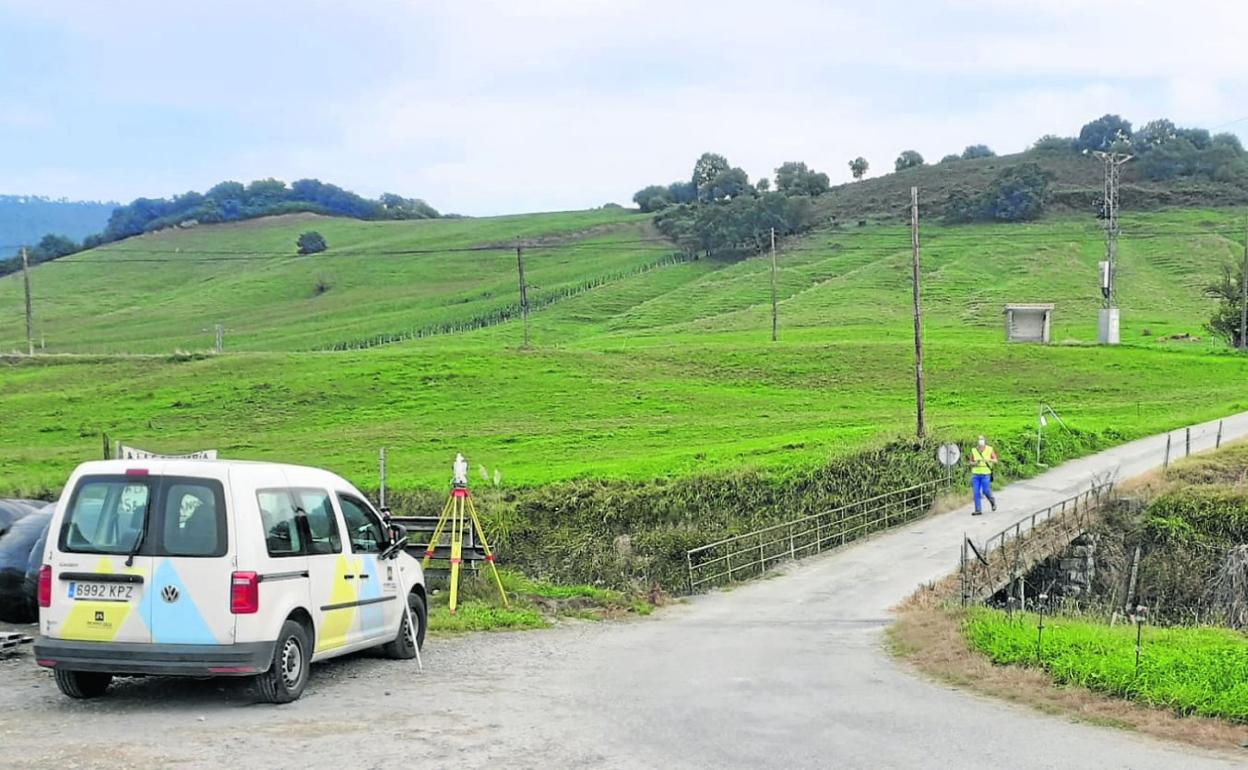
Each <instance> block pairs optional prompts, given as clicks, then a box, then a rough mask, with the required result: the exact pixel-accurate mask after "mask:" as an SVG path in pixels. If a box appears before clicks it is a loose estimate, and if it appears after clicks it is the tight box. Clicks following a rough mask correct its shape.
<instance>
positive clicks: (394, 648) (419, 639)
mask: <svg viewBox="0 0 1248 770" xmlns="http://www.w3.org/2000/svg"><path fill="white" fill-rule="evenodd" d="M407 606H408V607H411V608H412V620H414V621H415V622H416V644H417V645H419V646H420V648H421V649H423V648H424V646H425V628H426V627H427V626H428V625H429V610H428V609H427V608H426V607H425V600H424V597H422V596H421V595H420V594H418V593H416V592H415V591H412V592H411V593H410V594H408V595H407ZM381 651H382V652H384V653H385V655H386V657H387V658H392V659H394V660H411V659H412V658H414V657H416V648H414V647H412V637H411V634H409V633H408V630H407V616H406V615H404V616H403V620H402V621H401V622H400V623H399V634H398V636H396V637H395V638H394V640H393V641H390V642H386V644H385V645H384V646H383V647H382V648H381Z"/></svg>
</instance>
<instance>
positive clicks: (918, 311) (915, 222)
mask: <svg viewBox="0 0 1248 770" xmlns="http://www.w3.org/2000/svg"><path fill="white" fill-rule="evenodd" d="M910 253H911V257H912V258H913V260H912V261H913V263H914V398H915V408H916V416H917V428H918V429H917V433H918V437H919V438H923V437H924V436H926V435H927V420H926V416H925V415H924V399H925V396H924V393H923V310H922V306H921V304H920V301H919V188H917V187H911V188H910Z"/></svg>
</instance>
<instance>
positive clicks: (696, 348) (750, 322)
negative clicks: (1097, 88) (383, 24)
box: [0, 174, 1248, 492]
mask: <svg viewBox="0 0 1248 770" xmlns="http://www.w3.org/2000/svg"><path fill="white" fill-rule="evenodd" d="M897 176H903V175H900V174H899V175H897ZM864 184H865V183H864ZM1241 225H1242V220H1241V219H1240V215H1239V213H1238V212H1233V211H1227V210H1178V211H1163V212H1155V213H1142V214H1131V215H1129V216H1126V217H1124V220H1123V232H1124V235H1123V241H1122V246H1121V262H1122V271H1121V274H1120V283H1119V289H1120V295H1121V297H1120V298H1121V305H1122V308H1123V340H1124V343H1125V344H1124V345H1123V346H1121V347H1120V348H1118V349H1104V348H1099V347H1095V346H1092V345H1091V344H1090V343H1091V342H1092V340H1093V339H1094V336H1095V324H1096V308H1097V307H1098V295H1097V294H1096V291H1095V286H1096V263H1097V261H1098V260H1099V259H1100V258H1101V256H1102V252H1103V241H1102V236H1101V233H1100V230H1099V229H1098V228H1097V223H1096V221H1095V220H1094V219H1093V218H1091V217H1088V216H1078V217H1076V216H1069V215H1068V216H1058V217H1053V218H1050V219H1046V220H1043V221H1041V222H1038V223H1033V224H1028V225H967V226H958V227H942V226H940V225H936V224H930V225H929V224H925V226H924V235H923V242H924V249H923V254H924V292H925V295H924V296H925V308H926V327H925V329H926V345H927V355H928V361H927V369H928V376H929V380H928V389H929V390H928V392H929V412H930V414H929V422H930V423H931V425H932V427H933V430H934V431H936V432H938V433H939V434H941V435H946V436H955V437H964V436H966V435H971V434H973V433H975V432H979V431H981V430H987V431H989V432H990V433H996V434H1006V433H1008V434H1011V435H1016V434H1018V433H1019V432H1020V431H1024V430H1027V429H1028V428H1029V426H1030V425H1031V419H1032V418H1031V415H1032V414H1034V410H1035V405H1036V402H1037V401H1039V400H1045V401H1048V402H1050V403H1052V404H1053V405H1054V406H1055V407H1056V408H1057V409H1058V410H1059V412H1061V413H1062V414H1063V416H1064V417H1065V418H1066V420H1067V422H1068V423H1069V424H1070V425H1072V427H1076V428H1079V429H1082V430H1087V431H1095V432H1101V433H1105V434H1106V435H1108V436H1110V437H1116V438H1123V437H1129V436H1133V435H1140V434H1143V433H1147V432H1152V431H1156V430H1162V429H1166V428H1170V427H1177V426H1180V425H1182V424H1185V423H1189V422H1191V421H1194V420H1197V419H1203V418H1209V417H1214V416H1216V415H1219V414H1222V413H1226V412H1229V411H1233V410H1236V409H1244V408H1248V396H1245V395H1244V389H1243V384H1242V383H1243V382H1244V376H1245V374H1248V361H1244V360H1243V359H1242V358H1241V357H1239V356H1235V355H1233V354H1230V353H1228V352H1226V351H1224V350H1223V348H1222V346H1221V345H1220V343H1216V342H1213V341H1210V340H1208V339H1199V340H1196V341H1193V340H1179V341H1174V340H1169V339H1165V338H1167V337H1170V336H1172V335H1175V334H1184V333H1186V334H1192V335H1195V336H1196V337H1199V338H1204V337H1205V333H1204V331H1203V330H1202V326H1203V323H1204V321H1205V320H1206V319H1207V317H1208V315H1209V311H1210V308H1211V305H1210V301H1209V300H1208V299H1207V298H1206V297H1205V296H1204V295H1203V292H1202V286H1203V285H1204V284H1205V283H1206V282H1207V281H1208V280H1209V279H1210V278H1211V277H1213V276H1214V275H1215V274H1216V273H1218V272H1219V271H1220V270H1221V269H1222V266H1223V265H1224V264H1227V263H1228V262H1231V261H1233V260H1236V259H1238V258H1239V257H1240V255H1241V254H1242V249H1243V241H1242V237H1243V236H1242V235H1240V234H1239V233H1241V232H1242V227H1241ZM313 228H314V229H317V230H318V231H320V232H321V233H323V234H324V235H325V237H326V240H327V241H328V242H329V244H330V251H329V252H326V253H325V254H320V255H313V256H309V257H298V256H296V255H295V254H294V253H293V252H294V245H293V244H294V239H295V236H296V235H297V234H298V233H299V232H302V231H304V230H307V229H313ZM517 239H520V240H523V241H524V242H526V243H527V244H528V246H526V249H525V260H526V273H527V278H528V281H529V283H530V297H531V300H532V302H533V306H534V311H533V314H532V319H531V326H532V330H531V331H532V348H531V349H530V350H522V349H521V348H520V343H521V338H522V331H521V326H520V324H519V322H518V320H517V317H516V315H515V311H516V294H517V289H516V284H517V279H516V272H515V268H516V265H515V252H514V250H513V249H512V248H511V243H513V242H514V241H516V240H517ZM491 247H497V248H491ZM474 248H482V249H483V250H479V251H478V250H468V249H474ZM909 259H910V256H909V233H908V231H907V230H906V229H905V228H902V227H898V226H894V225H886V224H885V225H868V226H866V227H857V226H842V227H833V226H829V227H825V228H823V229H820V230H817V231H816V232H814V233H813V234H811V235H810V236H808V237H806V238H803V239H800V240H794V241H792V242H788V243H785V244H783V248H782V250H781V253H780V257H779V265H780V269H779V280H778V294H779V299H780V315H781V340H780V341H779V342H778V343H772V342H771V341H770V338H769V337H770V318H769V313H770V292H769V272H770V263H769V260H767V259H764V258H750V259H733V260H707V259H701V260H693V261H687V260H682V259H678V258H677V255H676V253H675V251H674V250H673V249H672V248H671V247H670V246H668V245H667V244H666V243H663V242H661V241H658V240H656V237H655V234H654V233H653V231H652V230H651V228H650V225H649V218H648V217H644V216H641V215H638V214H636V213H633V212H628V211H624V210H618V209H614V210H612V209H607V210H598V211H587V212H573V213H565V214H547V215H532V216H519V217H502V218H492V219H460V220H429V221H418V222H359V221H354V220H337V219H327V218H313V217H308V216H302V215H301V216H297V217H281V218H275V219H271V220H260V221H255V222H250V223H244V224H236V225H219V226H210V227H200V228H196V229H192V230H186V231H172V232H166V233H158V234H152V235H148V236H143V237H141V238H135V239H130V240H127V241H123V242H121V243H117V244H113V245H111V246H109V247H105V248H101V249H96V250H94V251H91V252H86V253H84V254H81V255H76V256H74V257H70V258H66V259H64V260H61V261H59V262H56V263H51V264H46V265H40V266H38V267H37V268H35V269H34V270H33V271H32V272H33V280H34V284H35V287H36V288H35V293H36V296H37V298H38V299H37V303H36V316H37V326H38V329H39V332H40V335H42V336H43V338H44V339H45V340H46V345H47V352H48V353H64V354H66V355H65V356H59V357H58V356H52V355H49V356H42V357H36V358H35V359H33V360H31V359H25V358H23V357H8V358H6V359H4V361H5V363H4V364H3V368H0V384H2V385H3V387H2V388H0V487H3V489H0V492H6V491H7V492H12V491H17V490H21V489H27V490H38V489H43V488H55V487H56V486H57V485H59V484H60V483H61V482H62V481H63V479H64V478H65V476H66V474H67V473H68V472H69V470H70V469H71V468H72V467H73V465H74V464H75V463H76V462H78V461H80V460H82V459H88V458H90V457H94V456H96V455H97V454H98V448H99V440H100V439H99V434H100V432H101V431H107V432H109V433H110V434H111V435H113V436H116V437H119V438H122V439H124V440H126V441H128V442H130V443H134V444H136V445H139V446H144V447H149V448H152V449H155V450H168V451H173V450H190V449H196V448H200V447H210V446H211V447H217V448H219V449H221V450H222V451H223V453H224V454H227V455H229V456H235V457H248V458H267V459H282V460H288V461H294V462H305V463H313V464H318V465H323V466H327V467H330V468H333V469H335V470H338V471H340V472H343V473H345V474H348V475H351V476H353V477H355V478H357V479H359V480H361V482H362V483H368V482H369V481H370V480H371V479H372V478H373V477H374V468H375V461H376V452H377V449H378V448H379V447H380V446H383V445H385V446H388V447H389V448H390V456H391V458H392V466H391V478H392V480H393V481H394V483H396V484H397V485H399V486H422V485H435V484H440V483H442V482H443V481H444V480H445V476H446V465H447V463H448V462H449V458H450V457H452V456H453V455H454V453H455V452H456V451H464V452H465V453H466V454H468V455H469V457H470V459H471V460H472V461H473V463H474V464H478V463H480V464H485V465H487V466H488V467H489V468H490V469H491V470H493V469H495V468H499V469H501V470H502V472H503V475H504V478H505V479H506V480H507V482H508V483H510V484H523V485H530V484H540V483H544V482H549V481H554V480H559V479H567V478H573V477H595V478H651V477H654V476H659V475H665V474H668V473H675V474H677V475H681V474H689V473H697V472H701V471H710V470H716V469H725V468H736V467H740V466H751V465H758V466H767V467H790V466H800V467H805V466H809V465H811V464H816V463H821V462H823V461H824V460H825V459H826V458H827V457H828V456H829V455H830V454H842V453H846V452H849V451H852V450H854V449H858V448H861V447H863V446H866V445H869V444H876V443H879V442H881V441H883V440H886V439H890V438H894V437H898V436H904V435H907V434H908V433H909V432H910V431H912V424H913V369H912V358H911V356H912V340H911V315H910V313H911V311H910V281H909ZM318 281H319V282H321V283H322V284H324V285H327V288H326V290H324V291H323V292H320V293H318V292H317V290H316V284H317V283H318ZM1028 301H1048V302H1055V303H1056V304H1057V311H1056V314H1055V319H1054V329H1053V336H1054V340H1055V342H1056V343H1058V344H1055V345H1053V346H1049V347H1036V346H1017V345H1007V344H1006V343H1005V342H1004V341H1003V339H1002V337H1003V334H1002V316H1001V308H1002V305H1003V304H1004V303H1005V302H1028ZM0 307H5V308H10V311H9V312H6V313H4V314H3V318H2V319H0V349H17V348H19V347H22V346H23V343H24V330H23V326H22V317H21V284H20V282H19V281H18V280H15V278H14V277H9V278H5V279H0ZM218 321H220V322H222V323H224V324H225V326H226V329H227V332H226V351H227V352H226V354H225V355H222V356H212V355H177V356H174V355H170V354H171V353H172V351H174V350H175V349H183V350H192V351H193V350H200V351H202V350H206V349H207V348H209V347H210V346H211V342H212V334H211V332H210V331H207V330H210V329H211V326H212V324H213V323H214V322H218ZM422 335H423V336H422ZM404 337H411V338H410V339H401V340H400V341H397V342H394V343H392V344H384V345H376V344H375V343H377V342H378V341H380V340H383V339H390V338H404ZM361 344H364V345H370V346H371V347H368V348H367V349H359V350H348V351H342V352H332V351H328V350H326V349H327V348H332V347H334V346H342V345H347V346H353V345H361ZM123 354H126V355H123ZM129 354H147V355H141V356H134V355H129Z"/></svg>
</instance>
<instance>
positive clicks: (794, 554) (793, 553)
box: [789, 522, 797, 559]
mask: <svg viewBox="0 0 1248 770" xmlns="http://www.w3.org/2000/svg"><path fill="white" fill-rule="evenodd" d="M789 558H790V559H796V558H797V551H796V550H795V549H794V548H793V522H789Z"/></svg>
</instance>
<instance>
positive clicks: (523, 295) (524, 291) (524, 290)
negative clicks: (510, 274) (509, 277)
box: [516, 243, 529, 348]
mask: <svg viewBox="0 0 1248 770" xmlns="http://www.w3.org/2000/svg"><path fill="white" fill-rule="evenodd" d="M516 270H517V271H518V272H519V274H520V313H521V315H523V316H524V347H525V348H528V347H529V287H528V285H527V284H525V282H524V247H522V246H521V245H520V244H519V243H517V244H516Z"/></svg>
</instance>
